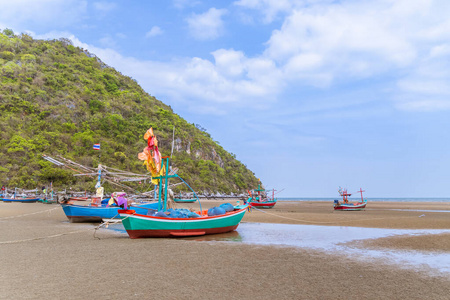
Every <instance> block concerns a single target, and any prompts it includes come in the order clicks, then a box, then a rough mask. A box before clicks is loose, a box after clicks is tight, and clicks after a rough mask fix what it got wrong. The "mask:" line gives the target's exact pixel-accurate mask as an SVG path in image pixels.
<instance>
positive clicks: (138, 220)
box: [121, 209, 245, 231]
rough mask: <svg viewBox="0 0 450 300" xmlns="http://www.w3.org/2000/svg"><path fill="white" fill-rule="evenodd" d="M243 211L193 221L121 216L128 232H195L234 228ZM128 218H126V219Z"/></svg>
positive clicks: (242, 215)
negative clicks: (196, 230) (198, 230)
mask: <svg viewBox="0 0 450 300" xmlns="http://www.w3.org/2000/svg"><path fill="white" fill-rule="evenodd" d="M244 214H245V209H243V210H242V211H239V212H236V213H234V214H230V215H223V216H217V217H207V218H195V219H171V218H157V217H147V216H142V217H140V216H138V215H126V214H121V217H122V218H123V219H122V224H123V226H124V227H125V229H126V230H127V231H128V230H195V229H207V228H220V227H229V226H236V225H238V224H239V222H240V221H241V220H242V218H243V217H244ZM127 217H128V218H127Z"/></svg>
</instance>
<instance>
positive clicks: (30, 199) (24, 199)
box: [1, 197, 40, 203]
mask: <svg viewBox="0 0 450 300" xmlns="http://www.w3.org/2000/svg"><path fill="white" fill-rule="evenodd" d="M1 200H2V201H3V202H21V203H35V202H38V201H39V200H40V198H36V197H16V198H6V197H3V198H1Z"/></svg>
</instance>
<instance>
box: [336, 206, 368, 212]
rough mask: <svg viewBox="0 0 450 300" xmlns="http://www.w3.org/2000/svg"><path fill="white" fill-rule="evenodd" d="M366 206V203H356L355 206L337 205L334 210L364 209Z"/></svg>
mask: <svg viewBox="0 0 450 300" xmlns="http://www.w3.org/2000/svg"><path fill="white" fill-rule="evenodd" d="M364 208H366V204H364V205H354V206H335V207H334V210H348V211H351V210H362V209H364Z"/></svg>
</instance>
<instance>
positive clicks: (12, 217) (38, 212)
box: [0, 207, 58, 220]
mask: <svg viewBox="0 0 450 300" xmlns="http://www.w3.org/2000/svg"><path fill="white" fill-rule="evenodd" d="M57 208H58V207H54V208H50V209H46V210H42V211H37V212H33V213H29V214H23V215H17V216H9V217H3V218H0V220H6V219H14V218H19V217H26V216H31V215H36V214H40V213H44V212H50V211H52V210H55V209H57Z"/></svg>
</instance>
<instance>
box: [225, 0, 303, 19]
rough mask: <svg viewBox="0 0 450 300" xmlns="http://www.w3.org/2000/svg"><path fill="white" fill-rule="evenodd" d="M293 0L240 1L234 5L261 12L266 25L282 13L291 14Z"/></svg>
mask: <svg viewBox="0 0 450 300" xmlns="http://www.w3.org/2000/svg"><path fill="white" fill-rule="evenodd" d="M296 2H299V1H292V0H239V1H236V2H234V3H233V4H234V5H236V6H240V7H243V8H247V9H254V10H259V11H261V13H262V14H263V15H264V23H270V22H272V21H273V20H274V19H275V17H276V16H277V15H278V14H280V13H289V12H290V11H291V10H292V8H293V5H294V3H296ZM301 2H302V1H301Z"/></svg>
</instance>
